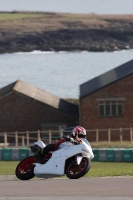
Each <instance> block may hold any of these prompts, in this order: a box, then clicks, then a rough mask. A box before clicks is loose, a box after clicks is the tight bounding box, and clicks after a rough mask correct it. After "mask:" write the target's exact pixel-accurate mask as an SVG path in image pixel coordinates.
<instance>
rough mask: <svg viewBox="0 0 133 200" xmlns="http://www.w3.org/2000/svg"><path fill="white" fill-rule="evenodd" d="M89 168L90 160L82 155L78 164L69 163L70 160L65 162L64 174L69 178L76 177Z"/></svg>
mask: <svg viewBox="0 0 133 200" xmlns="http://www.w3.org/2000/svg"><path fill="white" fill-rule="evenodd" d="M90 168H91V160H90V159H89V158H86V157H83V158H82V160H81V163H80V164H79V165H71V162H70V163H69V162H68V163H67V164H66V171H65V174H66V176H67V177H68V178H70V179H78V178H81V177H82V176H84V175H85V174H86V173H87V172H88V171H89V170H90Z"/></svg>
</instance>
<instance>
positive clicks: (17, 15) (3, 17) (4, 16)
mask: <svg viewBox="0 0 133 200" xmlns="http://www.w3.org/2000/svg"><path fill="white" fill-rule="evenodd" d="M41 16H43V14H41V13H0V20H9V19H22V18H38V17H41Z"/></svg>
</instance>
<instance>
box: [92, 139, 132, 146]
mask: <svg viewBox="0 0 133 200" xmlns="http://www.w3.org/2000/svg"><path fill="white" fill-rule="evenodd" d="M90 144H91V146H92V148H133V143H131V142H130V141H122V142H120V141H112V142H110V143H109V142H108V141H101V142H98V143H96V142H90Z"/></svg>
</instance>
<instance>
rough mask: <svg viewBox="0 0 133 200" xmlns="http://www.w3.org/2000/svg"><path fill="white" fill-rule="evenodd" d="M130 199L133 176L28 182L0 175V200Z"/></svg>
mask: <svg viewBox="0 0 133 200" xmlns="http://www.w3.org/2000/svg"><path fill="white" fill-rule="evenodd" d="M7 199H9V200H37V199H39V200H42V199H47V200H55V199H58V200H68V199H70V200H79V199H82V200H83V199H85V200H88V199H89V200H103V199H105V200H131V199H132V200H133V177H106V178H80V179H77V180H71V179H68V178H65V179H37V178H35V179H32V180H29V181H21V180H18V179H16V178H15V177H14V176H0V200H7Z"/></svg>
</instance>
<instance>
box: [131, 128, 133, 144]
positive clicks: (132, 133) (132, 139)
mask: <svg viewBox="0 0 133 200" xmlns="http://www.w3.org/2000/svg"><path fill="white" fill-rule="evenodd" d="M130 141H131V143H132V142H133V128H132V127H131V128H130Z"/></svg>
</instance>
